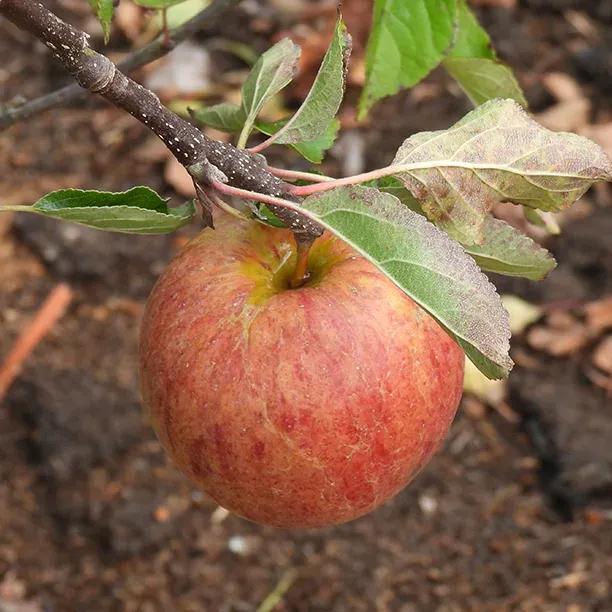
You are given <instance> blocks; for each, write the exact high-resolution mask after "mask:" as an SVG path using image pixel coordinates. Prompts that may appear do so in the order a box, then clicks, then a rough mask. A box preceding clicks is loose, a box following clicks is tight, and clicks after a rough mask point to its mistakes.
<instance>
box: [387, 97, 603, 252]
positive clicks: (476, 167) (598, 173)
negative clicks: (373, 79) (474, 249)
mask: <svg viewBox="0 0 612 612" xmlns="http://www.w3.org/2000/svg"><path fill="white" fill-rule="evenodd" d="M390 171H392V173H393V174H394V175H395V176H397V177H398V178H400V179H401V180H402V182H403V183H404V185H405V186H406V187H407V188H408V189H409V190H410V191H411V192H412V194H413V195H414V196H415V197H416V198H417V200H419V202H420V204H421V206H422V207H423V210H424V211H425V213H426V215H427V217H428V218H429V219H430V220H432V221H434V222H435V223H436V225H438V226H439V227H442V228H443V229H444V230H445V231H446V232H448V233H449V234H450V235H451V236H453V237H454V238H455V239H457V240H459V241H460V242H462V243H463V244H473V243H479V242H482V240H483V238H484V229H483V226H484V222H485V218H486V216H487V214H488V213H489V211H490V210H491V207H492V206H493V204H494V203H495V202H499V201H507V202H513V203H516V204H523V205H524V206H529V207H531V208H537V209H540V210H545V211H558V210H561V209H562V208H565V207H566V206H568V205H570V204H571V203H572V202H574V201H575V200H576V199H578V198H579V197H580V196H581V195H582V194H583V193H584V192H585V191H586V190H587V189H588V188H589V187H590V186H591V185H592V184H593V183H594V182H596V181H604V180H610V179H612V166H611V164H610V160H608V158H607V157H606V155H605V153H604V152H603V150H602V149H601V148H600V147H599V146H598V145H596V144H595V143H594V142H591V141H590V140H588V139H586V138H583V137H581V136H577V135H575V134H566V133H555V132H551V131H550V130H547V129H545V128H543V127H542V126H540V125H538V124H537V123H536V122H535V121H534V120H533V119H532V118H531V117H529V115H528V114H527V113H526V112H525V111H524V110H523V109H522V108H521V107H520V106H519V105H518V104H517V103H516V102H514V101H513V100H491V101H490V102H486V103H485V104H483V105H482V106H480V107H478V108H477V109H475V110H473V111H472V112H471V113H468V114H467V115H466V116H465V117H464V118H463V119H462V120H461V121H459V122H458V123H456V124H455V125H454V126H452V127H451V128H450V129H448V130H442V131H437V132H421V133H419V134H415V135H414V136H411V137H410V138H408V139H407V140H406V141H405V142H404V144H403V145H402V146H401V147H400V149H399V151H398V152H397V155H396V157H395V160H394V161H393V165H392V166H391V168H390Z"/></svg>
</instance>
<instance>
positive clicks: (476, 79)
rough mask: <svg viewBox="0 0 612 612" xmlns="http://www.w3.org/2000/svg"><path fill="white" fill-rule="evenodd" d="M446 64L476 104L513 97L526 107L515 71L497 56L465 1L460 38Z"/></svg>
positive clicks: (460, 7) (459, 19)
mask: <svg viewBox="0 0 612 612" xmlns="http://www.w3.org/2000/svg"><path fill="white" fill-rule="evenodd" d="M443 65H444V68H446V70H447V72H448V73H449V74H450V75H451V76H452V77H453V78H454V79H455V80H456V81H457V83H459V85H460V86H461V88H462V89H463V90H464V91H465V93H466V94H467V96H468V97H469V98H470V100H472V102H473V103H474V104H475V105H478V104H483V103H484V102H486V101H487V100H492V99H494V98H511V99H513V100H515V101H516V102H518V103H519V104H520V105H521V106H524V107H526V106H527V100H525V95H524V94H523V91H522V89H521V87H520V85H519V84H518V81H517V80H516V78H515V76H514V74H513V73H512V70H510V68H509V67H508V66H506V65H505V64H502V63H501V62H500V61H499V60H498V59H497V55H496V53H495V51H494V50H493V47H492V46H491V40H490V39H489V35H488V34H487V33H486V32H485V30H484V29H483V28H482V27H481V25H480V24H479V23H478V20H477V19H476V17H475V16H474V14H473V13H472V11H470V9H469V7H468V6H467V3H466V1H465V0H458V6H457V39H456V41H455V44H454V45H453V48H452V49H451V51H450V53H449V56H448V57H447V58H445V59H444V61H443Z"/></svg>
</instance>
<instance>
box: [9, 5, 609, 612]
mask: <svg viewBox="0 0 612 612" xmlns="http://www.w3.org/2000/svg"><path fill="white" fill-rule="evenodd" d="M68 4H70V3H64V6H67V5H68ZM76 4H78V3H76ZM83 4H84V3H83ZM71 6H72V5H71ZM568 10H574V11H580V14H581V15H584V16H586V17H587V18H589V19H591V20H592V21H591V23H594V24H595V27H596V29H597V31H598V32H599V33H600V36H599V37H598V38H597V39H595V42H593V41H592V40H590V39H588V38H585V37H582V36H581V35H579V34H576V31H575V30H574V29H572V26H571V25H569V22H568V20H567V11H568ZM67 14H69V13H67ZM482 15H483V17H484V19H485V21H486V23H487V24H488V25H489V29H490V32H491V34H492V37H493V40H495V41H496V44H497V47H498V49H499V50H500V53H501V54H502V55H503V56H504V57H505V58H506V59H508V61H510V62H511V63H512V65H513V66H514V67H515V68H516V69H517V72H518V74H519V76H520V77H521V79H522V80H523V82H524V83H525V85H526V89H527V93H528V96H529V98H530V100H531V102H532V108H534V110H536V111H541V110H543V109H545V108H547V107H549V106H550V105H551V104H552V103H553V100H552V98H551V97H550V95H549V94H548V93H547V92H546V90H545V89H544V88H543V86H542V84H541V79H540V76H541V74H542V73H544V72H550V71H562V72H566V73H568V74H570V75H573V76H574V78H576V79H577V82H578V83H579V85H580V87H581V88H582V89H583V90H584V92H585V95H587V96H588V97H589V98H590V99H591V100H592V102H593V108H594V110H593V113H594V115H593V120H594V121H600V122H601V121H604V120H608V121H609V120H610V116H611V115H612V101H611V100H610V95H611V93H612V82H611V81H610V74H611V72H610V70H609V68H607V67H609V66H611V65H612V44H611V38H610V23H611V22H610V20H611V19H612V15H611V14H610V10H609V7H608V3H607V2H603V1H602V2H569V1H568V2H566V1H558V2H552V1H544V0H537V1H536V0H530V1H525V2H523V3H522V5H521V7H520V8H516V9H514V10H505V9H502V8H489V9H483V13H482ZM232 19H233V20H234V22H233V23H232V22H231V20H230V19H228V24H227V26H226V27H227V30H228V32H227V36H228V37H231V34H232V33H233V32H236V31H242V32H245V31H246V32H248V28H246V25H251V24H252V20H249V19H247V18H246V17H244V16H243V17H233V18H232ZM236 19H241V22H240V24H238V25H237V24H236ZM597 20H599V21H597ZM245 24H246V25H245ZM243 26H244V27H243ZM606 26H607V28H606ZM254 40H255V38H254ZM257 41H258V44H259V43H261V40H260V38H257ZM115 44H116V45H119V46H121V45H123V46H124V47H125V45H126V43H125V42H124V41H121V40H120V39H118V40H117V41H115ZM0 56H1V57H3V58H8V59H7V61H6V62H4V63H3V66H2V67H1V68H0V77H1V78H2V79H4V80H3V81H0V83H2V88H3V89H2V94H1V95H2V101H7V100H10V99H12V98H13V97H14V96H16V95H18V94H24V95H27V96H34V95H36V94H37V93H39V92H42V91H45V90H48V89H49V88H50V87H52V86H56V85H57V84H59V83H63V82H65V77H64V76H63V75H62V73H61V72H60V71H59V70H58V69H57V68H56V67H55V66H54V65H53V62H52V61H51V59H49V58H48V56H47V53H46V52H45V50H44V49H42V48H41V47H40V46H39V45H36V44H33V43H32V42H31V41H30V40H29V39H28V37H27V36H25V35H22V34H20V33H18V32H16V31H15V30H14V29H12V28H9V27H8V25H7V24H6V23H0ZM26 74H27V75H28V77H27V79H25V78H24V75H26ZM432 82H433V83H434V84H435V86H436V87H438V89H439V92H440V97H436V98H435V99H426V100H424V99H421V101H417V100H416V97H413V96H411V95H401V96H399V97H398V98H395V99H393V100H390V101H388V102H387V103H384V104H383V105H381V106H380V107H379V108H378V110H377V112H376V113H375V119H374V121H373V124H372V126H371V127H370V128H368V129H367V130H363V131H362V132H361V136H362V137H363V138H364V139H365V143H366V165H367V166H368V167H373V166H374V165H375V164H379V163H380V162H381V161H387V160H388V159H389V157H390V156H392V154H393V152H394V149H395V148H396V147H397V145H398V144H399V143H400V142H401V140H402V139H403V138H404V137H405V136H407V135H408V134H410V133H411V132H413V131H416V130H423V129H437V128H442V127H445V126H448V125H449V124H450V123H451V122H452V121H454V120H455V119H457V118H458V117H459V116H461V115H462V114H463V113H464V112H465V111H466V110H468V109H469V106H468V103H467V102H465V101H464V100H463V99H462V98H461V96H460V94H458V93H456V92H454V91H453V90H452V89H451V90H450V91H449V90H448V88H447V83H446V81H445V80H444V79H443V77H442V76H441V75H435V76H434V79H433V81H432ZM163 163H164V161H163V158H160V156H159V153H158V148H157V146H156V145H155V144H154V142H153V141H152V140H151V138H150V137H149V136H148V134H147V133H146V132H145V131H144V130H143V129H142V128H141V127H140V126H139V125H138V124H137V123H136V122H134V121H133V120H132V119H131V118H128V117H125V116H123V115H122V114H121V113H119V112H117V111H115V110H114V109H110V108H108V107H106V106H102V105H101V104H98V103H95V102H89V103H87V104H86V105H82V106H80V107H78V108H71V109H65V110H57V111H53V112H50V113H48V114H46V115H44V116H39V117H37V118H35V119H33V120H30V121H28V122H26V123H23V124H21V125H18V126H14V127H13V128H11V129H10V130H8V131H7V132H4V133H2V134H1V135H0V167H1V168H2V169H3V171H2V172H1V174H0V185H1V186H2V192H1V193H2V195H1V196H0V197H1V198H2V199H4V200H7V201H8V200H10V201H15V202H16V201H19V202H22V203H25V202H31V201H34V200H35V199H37V198H38V197H39V196H40V195H42V194H44V193H45V192H47V191H50V190H52V189H55V188H58V187H60V186H83V187H92V188H109V189H115V190H119V189H125V188H127V187H129V186H131V185H133V184H147V185H150V186H151V187H153V188H155V189H158V190H160V191H161V192H165V193H167V195H172V192H171V191H170V190H169V188H168V186H167V185H166V184H165V183H164V180H163ZM333 165H334V162H332V165H331V166H330V168H333ZM588 202H590V207H589V209H588V210H587V212H586V213H585V214H584V215H583V216H582V217H581V218H578V219H576V220H574V221H573V222H572V223H571V226H570V227H569V229H568V231H566V233H565V234H564V235H562V236H561V237H559V238H556V239H554V240H552V241H549V242H550V244H549V246H550V248H551V249H552V250H553V251H554V252H555V254H556V256H557V258H558V260H559V268H558V269H557V270H556V271H555V272H554V273H553V274H552V275H551V277H550V278H549V279H547V280H546V281H545V282H542V283H539V284H535V285H534V284H532V283H524V282H517V281H509V280H508V279H499V278H496V279H494V280H495V282H496V283H498V286H499V287H500V289H501V290H502V291H503V292H512V293H515V294H517V295H521V296H523V297H525V298H526V299H529V300H530V301H533V302H536V303H540V304H548V305H551V304H552V305H553V306H554V307H556V308H557V309H561V310H564V309H565V310H572V309H576V308H579V307H580V305H581V304H582V303H584V302H587V301H592V300H595V299H598V298H601V297H602V296H605V295H608V296H609V295H612V239H611V236H612V208H611V207H610V192H609V191H605V190H603V191H600V192H597V193H596V194H592V195H591V196H589V199H588ZM196 230H197V227H195V226H194V227H192V228H188V229H186V230H184V231H182V232H180V233H179V234H178V235H171V236H165V237H130V236H123V235H117V234H105V233H101V232H94V231H90V230H87V229H85V228H81V227H79V226H73V225H64V224H58V223H55V222H53V221H48V220H44V219H40V218H37V217H33V216H32V217H30V216H16V217H14V218H13V219H12V222H9V221H8V220H7V218H6V217H4V218H0V280H1V287H2V291H1V292H0V313H1V314H0V322H1V323H0V324H1V329H2V334H1V335H0V355H4V354H6V352H7V351H8V349H9V348H10V346H11V345H12V343H13V341H14V339H15V338H16V337H17V335H18V333H19V332H20V330H21V329H23V327H24V325H25V324H26V322H27V321H28V320H29V318H30V317H31V316H32V315H33V314H34V313H35V312H36V309H37V307H38V306H39V305H40V303H41V302H42V300H43V299H44V297H45V296H46V295H47V293H48V292H49V290H50V289H51V288H52V287H53V286H54V285H55V284H57V283H58V282H60V281H65V282H68V283H69V284H70V285H71V287H72V288H73V289H74V291H75V295H76V297H75V300H74V301H73V303H72V306H71V307H70V310H69V312H68V314H67V315H66V316H65V317H64V318H63V319H62V320H61V321H60V323H59V324H57V325H56V327H55V328H54V330H53V332H52V334H51V335H50V336H48V337H47V338H46V339H45V340H44V341H43V342H42V344H41V345H40V346H39V347H38V348H37V350H36V351H35V353H34V355H33V356H32V357H31V358H30V360H29V361H28V363H27V365H26V367H25V368H24V370H23V372H22V374H21V376H20V378H19V379H18V381H17V382H16V383H15V384H14V386H13V387H12V389H11V391H10V392H9V394H8V396H7V397H6V398H5V400H4V402H3V404H2V405H1V406H0V612H28V611H30V610H46V611H47V610H48V611H50V612H51V611H57V612H59V611H62V612H63V611H73V610H74V611H83V610H87V611H90V610H91V611H105V610H108V611H111V610H112V611H114V610H126V611H137V610H138V611H147V612H152V611H157V610H160V611H161V610H164V611H171V610H172V611H173V610H181V611H182V610H185V611H201V610H211V611H228V612H229V611H232V612H233V611H237V612H241V611H249V610H256V609H257V606H258V605H259V604H260V603H261V602H262V601H263V600H264V599H265V598H266V596H267V595H268V594H269V593H270V592H271V591H273V590H274V589H275V587H276V586H277V584H278V583H279V581H283V580H286V581H288V582H289V583H290V587H289V588H288V591H287V592H286V594H285V595H284V597H283V598H282V601H281V603H279V604H278V607H277V608H276V609H277V610H291V611H294V610H295V611H306V610H308V611H311V610H321V611H330V610H333V611H338V612H341V611H345V610H346V611H353V610H354V611H359V610H364V611H370V610H380V611H387V610H389V611H401V612H412V611H429V610H432V611H433V610H440V611H446V610H448V611H455V610H477V611H487V610H491V611H499V610H528V611H532V610H542V611H549V610H567V611H572V612H578V611H591V610H593V611H602V612H603V611H606V610H612V603H611V602H612V444H611V441H612V412H611V411H610V407H611V403H610V397H609V396H606V394H605V392H604V390H602V389H601V388H600V387H598V386H596V385H595V384H593V383H592V382H591V380H590V379H589V378H588V377H587V375H586V369H587V366H588V364H589V361H590V358H591V353H592V350H593V347H594V345H595V344H596V343H597V342H598V340H599V337H597V338H591V339H590V341H589V343H587V344H586V345H584V346H582V347H581V348H580V349H579V350H577V351H575V352H573V353H571V354H570V355H569V356H567V357H559V358H553V357H550V356H547V355H546V354H545V353H544V352H537V351H534V350H533V349H531V348H530V347H529V346H528V344H527V342H526V340H525V338H524V337H523V336H519V337H517V338H515V340H514V345H513V354H514V356H515V357H516V360H517V362H518V364H519V365H517V367H516V369H515V371H514V372H513V374H512V376H511V378H510V382H509V396H508V404H509V406H510V408H511V410H512V411H513V412H511V413H509V414H510V416H508V414H507V413H506V412H504V411H503V410H499V409H493V408H484V407H483V406H482V405H480V404H478V403H475V402H473V401H472V402H471V403H470V402H468V403H467V404H466V410H463V411H461V412H460V413H459V416H458V417H457V419H456V421H455V423H454V425H453V428H452V431H451V433H450V436H449V438H448V440H447V442H446V445H445V447H444V449H443V451H442V452H440V453H439V455H438V456H437V457H436V458H435V459H434V460H433V461H432V463H431V464H430V465H429V466H428V467H427V468H426V469H425V470H424V471H423V473H422V474H421V475H420V476H419V477H418V478H417V480H416V481H415V482H414V483H413V484H412V485H411V486H410V487H408V488H407V489H406V490H405V491H403V492H402V493H400V494H399V495H398V496H397V497H396V498H395V499H394V500H393V501H392V502H391V503H389V504H387V505H386V506H385V507H383V508H382V509H380V510H378V511H377V512H374V513H372V514H371V515H369V516H367V517H364V518H362V519H360V520H357V521H355V522H353V523H350V524H347V525H344V526H341V527H338V528H333V529H326V530H320V531H311V532H285V531H278V530H274V529H268V528H263V527H259V526H257V525H254V524H251V523H248V522H246V521H244V520H241V519H239V518H236V517H233V516H228V517H225V518H224V517H223V516H222V515H221V514H220V512H219V510H217V508H216V506H215V504H214V503H213V502H212V501H211V500H210V499H208V498H207V497H206V496H205V495H203V494H202V493H201V492H199V491H197V490H195V489H194V488H193V487H192V486H191V485H190V484H189V483H188V482H187V481H186V480H185V478H183V477H182V476H181V475H180V474H179V473H178V472H177V471H176V469H175V468H174V467H173V466H172V465H170V463H169V462H168V460H167V459H166V457H165V454H164V453H163V452H162V450H161V448H160V446H159V444H158V442H157V441H156V440H155V438H154V436H153V433H152V431H151V429H150V428H149V426H148V425H147V423H146V421H145V420H144V419H143V417H142V416H141V413H140V407H139V398H138V391H137V389H138V381H137V371H136V343H137V333H138V324H139V317H140V314H141V311H142V307H143V304H144V301H145V299H146V296H147V294H148V292H149V290H150V288H151V286H152V284H153V283H154V281H155V278H156V277H157V275H158V274H159V272H160V271H161V270H162V269H163V267H164V265H165V263H166V262H167V261H168V259H169V258H170V257H171V256H172V254H173V253H174V252H176V250H177V249H178V248H179V246H180V245H181V244H183V242H184V239H185V237H186V236H188V235H190V234H193V233H194V232H195V231H196ZM504 414H506V417H504V416H503V415H504ZM513 415H516V416H517V418H512V416H513Z"/></svg>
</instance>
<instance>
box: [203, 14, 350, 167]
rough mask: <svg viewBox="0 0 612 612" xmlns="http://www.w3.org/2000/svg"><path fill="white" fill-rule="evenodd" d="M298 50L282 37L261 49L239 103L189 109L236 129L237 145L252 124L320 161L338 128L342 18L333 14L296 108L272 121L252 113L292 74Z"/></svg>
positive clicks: (344, 41)
mask: <svg viewBox="0 0 612 612" xmlns="http://www.w3.org/2000/svg"><path fill="white" fill-rule="evenodd" d="M299 53H300V49H299V47H298V46H297V45H294V44H293V43H292V42H291V41H289V40H288V39H284V40H282V41H281V42H280V43H277V44H276V45H274V47H272V48H271V49H270V50H268V51H267V52H266V53H264V55H263V56H262V57H261V58H260V60H259V61H258V62H257V63H256V64H255V66H254V67H253V69H252V70H251V72H250V74H249V76H248V77H247V80H246V82H245V84H244V86H243V88H242V106H237V105H235V104H230V103H227V102H223V103H221V104H216V105H215V106H210V107H206V108H202V109H198V110H194V111H192V116H193V117H194V119H195V120H196V121H198V122H199V123H202V124H204V125H209V126H211V127H213V128H215V129H218V130H222V131H225V132H231V133H237V132H240V138H239V140H238V144H239V146H244V145H245V144H246V141H247V138H248V135H249V133H250V132H251V130H252V129H253V128H255V129H257V130H258V131H260V132H262V133H263V134H266V135H268V136H272V138H271V142H272V141H274V142H276V143H278V144H288V145H291V146H292V147H293V148H294V149H295V150H296V151H298V152H299V153H300V154H301V155H302V156H303V157H304V158H306V159H307V160H308V161H310V162H312V163H320V162H321V161H322V160H323V156H324V153H325V151H327V150H328V149H329V148H330V147H331V146H332V145H333V143H334V141H335V139H336V135H337V133H338V130H339V129H340V122H339V121H338V119H336V113H337V112H338V109H339V108H340V103H341V102H342V98H343V96H344V87H345V77H346V67H347V62H348V56H349V53H350V36H349V35H348V34H347V32H346V26H345V25H344V23H343V21H342V20H341V19H339V20H338V22H337V23H336V27H335V30H334V35H333V37H332V41H331V43H330V45H329V48H328V49H327V52H326V54H325V57H324V58H323V62H322V63H321V67H320V68H319V71H318V73H317V76H316V78H315V81H314V83H313V85H312V87H311V89H310V92H309V93H308V95H307V96H306V99H305V100H304V102H303V104H302V105H301V106H300V108H299V109H298V110H297V111H296V113H295V114H294V115H293V116H292V117H290V118H288V119H283V120H281V121H275V122H269V121H262V120H261V119H257V115H258V114H259V112H260V111H261V108H262V107H263V105H264V104H265V103H266V102H267V101H268V100H269V99H270V98H271V97H272V96H274V95H276V94H277V93H278V92H279V91H280V90H281V89H282V87H284V86H285V85H287V83H289V81H290V80H291V78H292V77H293V73H294V71H295V66H296V63H297V60H298V59H299Z"/></svg>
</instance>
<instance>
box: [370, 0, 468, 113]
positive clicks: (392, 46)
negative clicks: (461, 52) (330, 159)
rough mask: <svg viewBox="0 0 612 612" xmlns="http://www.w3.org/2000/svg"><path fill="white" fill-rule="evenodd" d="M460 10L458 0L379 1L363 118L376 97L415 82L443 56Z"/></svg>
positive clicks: (375, 4)
mask: <svg viewBox="0 0 612 612" xmlns="http://www.w3.org/2000/svg"><path fill="white" fill-rule="evenodd" d="M456 15H457V7H456V0H410V1H409V2H407V1H406V0H375V2H374V17H373V22H372V31H371V33H370V39H369V41H368V46H367V50H366V84H365V87H364V89H363V92H362V95H361V100H360V102H359V118H360V119H362V118H363V117H365V115H366V114H367V112H368V110H369V109H370V108H371V107H372V105H373V104H374V103H375V102H377V101H378V100H380V99H381V98H384V97H386V96H390V95H392V94H394V93H397V92H398V91H399V90H400V88H402V87H412V86H413V85H416V83H418V82H419V81H420V80H421V79H423V78H424V77H425V76H427V74H428V73H429V72H430V71H431V70H433V69H434V68H435V67H436V66H437V65H438V64H439V63H440V62H441V61H442V59H443V57H444V53H445V51H447V50H448V49H449V48H450V46H451V44H452V42H453V35H454V31H455V22H456Z"/></svg>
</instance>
